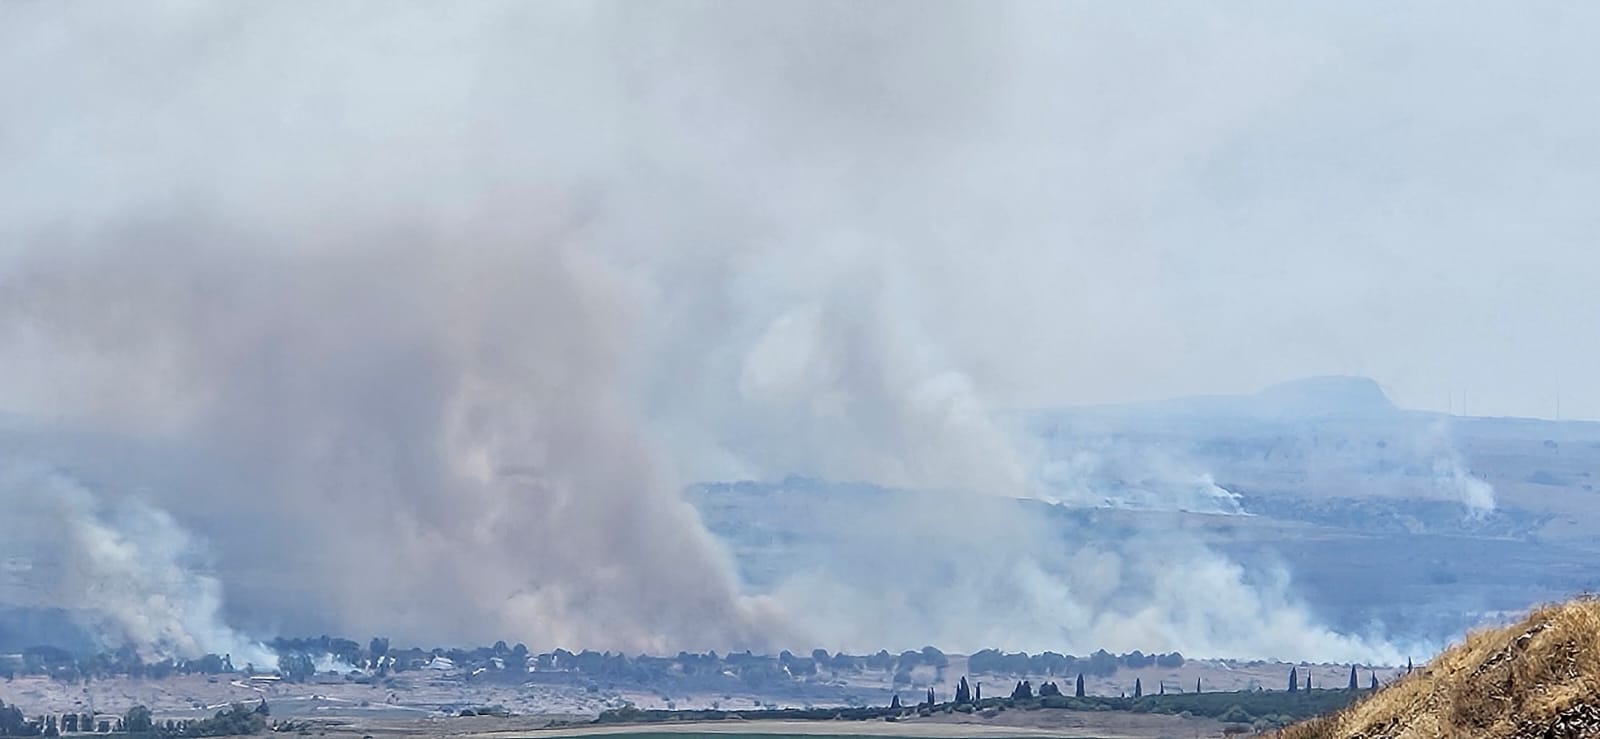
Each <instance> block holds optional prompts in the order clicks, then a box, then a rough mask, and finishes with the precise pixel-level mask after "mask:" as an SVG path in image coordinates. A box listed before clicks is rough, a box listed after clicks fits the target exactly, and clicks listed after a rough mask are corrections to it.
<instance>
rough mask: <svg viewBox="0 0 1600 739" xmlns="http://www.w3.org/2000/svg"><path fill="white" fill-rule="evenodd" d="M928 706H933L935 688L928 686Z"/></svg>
mask: <svg viewBox="0 0 1600 739" xmlns="http://www.w3.org/2000/svg"><path fill="white" fill-rule="evenodd" d="M928 707H929V708H933V688H928Z"/></svg>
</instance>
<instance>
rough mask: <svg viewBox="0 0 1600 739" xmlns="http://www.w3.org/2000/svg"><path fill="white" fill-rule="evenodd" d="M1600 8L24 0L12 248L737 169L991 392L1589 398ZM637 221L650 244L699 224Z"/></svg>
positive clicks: (0, 387) (7, 101)
mask: <svg viewBox="0 0 1600 739" xmlns="http://www.w3.org/2000/svg"><path fill="white" fill-rule="evenodd" d="M644 15H648V16H651V17H642V16H644ZM597 19H598V20H597ZM662 29H666V30H662ZM1596 29H1600V7H1596V6H1595V5H1593V4H1587V3H1572V2H1567V3H1524V2H1516V3H1510V2H1508V3H1471V4H1467V5H1462V4H1446V3H1410V4H1402V5H1397V4H1393V3H1317V4H1311V3H1302V4H1294V3H1208V4H1204V5H1191V4H1182V3H1092V4H1091V3H1084V4H1065V3H1049V4H1037V5H1035V4H1022V5H1002V4H990V3H983V4H977V5H952V4H937V3H935V4H923V3H915V4H909V5H902V4H895V3H875V4H853V3H844V4H819V5H811V6H807V7H804V8H802V7H799V6H784V7H783V9H782V12H778V8H777V6H770V5H767V4H760V5H740V4H730V5H722V6H718V5H715V4H711V5H707V4H700V3H694V4H680V5H672V4H668V5H652V6H649V7H648V8H640V7H639V6H633V5H615V6H613V5H600V6H582V5H562V4H538V5H505V6H495V5H474V6H472V7H471V10H470V12H468V11H464V10H462V9H460V8H455V9H451V10H449V11H445V10H442V9H440V10H439V11H438V12H430V11H429V10H428V9H427V8H426V6H404V5H402V6H393V5H374V4H361V3H345V4H323V3H314V4H279V3H229V4H220V5H219V4H207V3H197V4H183V3H178V4H158V5H152V4H140V5H138V6H109V5H104V4H94V3H84V4H65V5H63V4H57V3H45V2H11V3H6V4H5V6H4V7H3V8H0V109H3V110H4V113H3V114H0V229H3V231H0V233H3V239H4V241H0V256H5V255H10V256H13V257H14V256H16V255H18V254H20V253H21V252H24V251H27V250H29V249H35V248H38V247H37V246H25V245H23V243H24V242H25V241H29V240H30V239H37V238H38V235H39V234H40V233H41V232H45V231H50V230H54V231H56V232H58V233H68V232H73V231H74V230H80V229H88V228H92V227H94V226H95V225H97V224H101V223H105V222H109V221H112V220H115V219H119V218H126V217H127V216H128V214H129V213H132V212H139V211H141V210H146V211H148V210H160V209H161V208H163V207H169V206H172V205H173V204H174V203H186V204H187V203H194V202H204V203H207V204H209V205H210V206H213V207H214V208H215V209H219V210H223V211H227V210H228V209H230V208H235V209H237V208H247V209H249V210H251V211H253V212H255V213H257V214H265V215H268V216H270V215H271V214H272V213H273V212H274V208H276V207H294V208H301V207H302V203H301V202H300V200H299V199H298V196H299V194H300V193H302V192H304V191H305V190H306V189H307V188H314V189H316V190H317V191H319V192H322V193H327V194H329V196H328V197H326V198H322V199H320V201H319V203H318V207H323V208H326V209H329V210H330V211H333V210H337V209H339V208H342V207H343V208H349V209H351V210H353V211H359V210H363V209H366V210H381V209H386V208H405V209H432V210H438V211H448V210H449V209H451V208H457V207H468V206H462V205H461V204H462V203H471V202H473V201H474V200H475V199H477V198H478V197H479V196H480V195H481V194H483V193H486V192H490V191H492V192H494V193H495V195H494V197H502V196H504V194H505V193H506V192H508V191H521V192H527V191H532V190H540V189H541V188H550V189H553V190H555V191H558V192H561V193H562V196H563V197H571V198H574V199H580V200H581V199H583V198H585V197H589V195H585V194H583V193H575V192H574V191H573V190H572V184H573V183H574V182H587V181H593V182H594V183H595V184H596V187H595V193H599V194H594V197H595V198H597V199H598V200H603V201H607V202H614V201H617V200H626V199H627V198H630V197H634V198H648V197H651V192H653V190H651V189H650V188H666V189H671V190H678V189H680V188H689V189H692V188H694V187H696V183H703V182H717V183H720V184H719V185H717V187H722V188H723V189H726V190H727V191H728V192H729V193H732V194H731V195H729V196H728V198H730V199H736V198H746V199H748V200H750V201H752V202H753V201H759V200H763V199H764V200H766V201H767V203H768V204H767V205H765V206H764V209H763V210H762V211H761V215H760V217H759V218H758V219H757V220H763V221H764V222H763V223H761V224H759V225H758V226H755V227H752V228H750V229H748V230H747V231H741V230H739V229H733V230H730V231H728V232H726V233H725V234H719V235H717V238H726V239H729V240H733V241H738V240H739V239H744V238H748V239H750V240H752V241H759V242H760V243H759V244H741V246H742V247H745V249H744V250H743V251H739V252H738V253H739V254H740V255H741V256H740V257H738V259H742V260H744V261H743V262H741V263H740V264H741V265H742V266H740V267H739V269H740V270H741V271H740V272H738V274H739V275H741V278H742V279H745V281H744V282H743V285H744V286H745V287H744V288H741V289H752V290H753V289H756V288H755V287H752V286H759V285H760V284H761V283H760V282H759V278H760V275H761V274H762V273H763V270H767V271H769V272H774V273H780V274H782V275H784V278H783V279H784V280H785V281H789V280H791V279H801V280H807V279H809V280H813V281H816V282H822V283H826V282H832V281H837V280H839V279H841V275H850V274H854V273H856V270H855V267H854V266H853V265H854V263H852V262H850V261H848V260H849V259H854V258H856V257H853V256H849V255H852V254H854V255H859V252H860V250H853V248H852V247H849V246H844V247H836V246H828V245H826V244H824V243H822V242H827V243H828V244H838V243H849V241H850V239H852V238H859V239H862V240H863V241H864V242H866V243H870V244H874V246H871V247H867V248H866V251H867V252H869V253H870V254H871V256H870V261H873V262H874V263H875V264H878V265H879V266H878V267H877V268H878V269H881V270H882V271H883V272H885V273H887V274H889V275H891V277H892V280H893V281H895V282H897V283H898V284H900V285H901V287H900V288H896V289H901V290H903V291H904V292H906V293H907V294H909V295H911V296H912V298H911V299H909V300H907V301H906V302H905V303H904V304H903V305H902V307H900V308H898V309H897V310H900V311H902V312H904V313H906V314H907V315H908V319H907V320H908V321H909V322H910V323H912V324H914V325H915V326H917V327H918V330H919V331H921V332H922V333H923V334H925V335H926V336H927V337H929V338H930V340H931V341H930V343H932V344H934V345H936V346H937V347H938V352H939V353H940V354H941V360H940V361H941V362H942V363H945V364H948V365H949V366H951V367H955V368H957V369H959V370H960V371H961V372H962V373H964V374H965V375H966V376H968V377H970V378H971V381H972V383H973V384H974V386H975V387H976V388H978V390H979V391H980V392H981V394H982V395H983V397H985V398H986V400H987V402H989V403H992V404H994V405H1015V404H1043V403H1099V402H1109V401H1120V400H1129V399H1144V398H1157V397H1163V396H1172V395H1179V394H1188V393H1214V392H1244V391H1251V390H1254V389H1256V388H1258V387H1260V386H1262V385H1264V384H1268V383H1272V382H1276V381H1280V380H1285V379H1290V378H1295V377H1299V376H1305V375H1313V374H1324V373H1353V374H1365V375H1370V376H1372V377H1374V378H1376V379H1378V380H1379V381H1380V382H1381V383H1383V384H1384V386H1385V387H1386V388H1387V389H1389V390H1390V392H1391V393H1392V394H1393V395H1394V396H1395V398H1396V400H1397V401H1398V402H1400V403H1402V404H1404V405H1408V406H1413V407H1422V408H1439V409H1443V408H1445V407H1446V405H1447V403H1451V404H1453V405H1454V407H1455V409H1456V410H1457V411H1459V410H1460V409H1461V395H1462V393H1465V394H1466V401H1467V403H1468V410H1469V411H1471V412H1472V413H1474V414H1519V415H1530V416H1550V415H1553V414H1554V413H1555V403H1556V393H1557V389H1558V388H1559V392H1560V393H1561V398H1562V412H1563V414H1564V415H1566V416H1569V417H1570V416H1585V417H1600V372H1597V371H1596V369H1597V368H1600V344H1597V343H1596V342H1595V341H1593V340H1592V339H1591V337H1592V336H1593V333H1594V330H1595V329H1596V321H1595V314H1596V304H1595V298H1594V289H1595V286H1596V284H1597V278H1600V253H1597V251H1596V249H1595V248H1594V246H1595V244H1594V242H1595V240H1596V236H1597V234H1600V210H1597V209H1596V208H1595V207H1594V203H1595V202H1596V200H1597V197H1596V196H1597V195H1600V134H1597V133H1596V132H1597V131H1600V103H1597V102H1596V101H1597V99H1600V98H1597V97H1596V96H1595V94H1594V91H1595V90H1597V89H1600V48H1597V47H1596V45H1595V44H1594V43H1593V39H1594V33H1595V31H1596ZM552 171H556V172H559V175H557V176H554V177H552V176H550V175H551V172H552ZM485 172H488V173H489V174H487V175H485V174H484V173H485ZM652 178H653V179H652ZM421 180H426V181H428V182H429V183H431V185H430V188H431V189H426V190H424V189H417V188H412V189H410V190H407V191H406V193H405V194H404V195H401V196H393V197H390V196H382V197H376V196H372V195H371V193H367V194H362V191H363V190H364V189H368V188H378V187H379V186H380V185H383V184H385V183H393V182H396V181H421ZM645 180H650V181H653V182H654V183H655V184H653V185H651V186H650V188H643V189H641V188H635V187H632V184H630V183H637V182H640V181H645ZM616 182H621V183H622V185H621V186H615V183H616ZM730 182H731V183H733V184H732V185H731V186H730V185H729V184H728V183H730ZM608 183H610V184H608ZM418 192H425V194H426V197H425V198H424V197H422V196H417V195H416V193H418ZM719 192H720V191H719ZM241 203H244V205H241ZM285 203H288V205H285ZM728 204H729V208H730V212H733V215H732V218H733V219H735V220H736V219H738V218H740V217H743V216H742V215H740V214H739V213H738V212H737V211H739V209H740V208H742V207H744V206H743V205H742V204H741V203H740V202H737V201H732V202H729V203H728ZM596 207H602V208H603V207H605V206H603V205H601V206H596ZM682 217H683V218H686V219H693V218H704V217H709V216H708V214H706V213H703V212H702V213H693V212H686V213H682ZM796 224H799V225H798V226H796ZM627 236H628V237H629V238H633V237H635V236H637V237H638V238H633V241H632V243H633V245H634V246H633V247H632V248H634V249H636V250H637V252H635V253H634V254H635V258H636V259H637V260H638V261H640V262H643V263H650V262H655V263H659V262H662V261H664V260H662V259H660V258H659V256H653V255H660V254H665V253H672V252H677V253H688V252H692V251H694V250H695V249H697V248H706V247H704V245H703V244H698V243H695V244H687V243H681V242H679V243H672V242H665V241H663V242H661V243H652V242H651V239H650V234H648V233H645V234H628V235H627ZM30 243H36V242H30ZM879 244H890V245H889V246H878V245H879ZM718 253H726V252H718ZM837 253H845V254H846V257H843V258H842V259H844V260H845V261H837V262H834V263H833V264H834V265H835V266H834V267H833V268H829V267H828V266H827V265H828V260H829V259H833V258H835V256H836V254H837ZM885 255H887V256H885ZM718 259H719V260H720V259H721V257H719V258H718ZM4 264H5V263H4V262H0V269H4ZM819 264H820V265H821V266H818V265H819ZM763 265H766V266H763ZM696 269H698V267H696ZM807 270H811V271H812V272H811V275H812V276H810V277H801V278H793V277H792V276H793V275H794V274H795V273H797V272H806V271H807ZM662 271H663V272H666V273H669V274H670V273H671V265H669V267H668V268H663V270H662ZM750 275H755V277H750ZM785 284H786V285H789V284H793V283H792V282H785ZM864 289H872V288H864ZM18 366H19V365H17V364H13V369H15V368H16V367H18ZM26 375H27V373H26V372H25V371H21V370H19V371H17V372H16V374H12V376H11V378H10V379H9V380H8V379H7V378H6V377H5V376H4V375H0V400H4V401H5V405H6V406H9V407H13V408H18V407H20V408H22V409H28V407H29V403H28V402H27V400H26V398H27V396H29V395H30V394H31V393H32V392H33V387H34V386H33V385H32V384H31V383H33V382H34V381H35V380H28V379H21V378H22V377H24V376H26ZM1452 398H1453V399H1452Z"/></svg>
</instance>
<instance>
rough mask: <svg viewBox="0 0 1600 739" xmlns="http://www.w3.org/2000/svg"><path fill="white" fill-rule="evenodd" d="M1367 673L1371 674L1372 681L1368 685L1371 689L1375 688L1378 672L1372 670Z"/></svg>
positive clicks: (1376, 686) (1376, 687)
mask: <svg viewBox="0 0 1600 739" xmlns="http://www.w3.org/2000/svg"><path fill="white" fill-rule="evenodd" d="M1369 674H1370V675H1372V682H1371V683H1370V687H1371V689H1372V690H1377V689H1378V673H1376V672H1373V673H1369Z"/></svg>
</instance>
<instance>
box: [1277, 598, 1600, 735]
mask: <svg viewBox="0 0 1600 739" xmlns="http://www.w3.org/2000/svg"><path fill="white" fill-rule="evenodd" d="M1282 736H1283V737H1285V738H1286V739H1355V737H1380V736H1381V737H1392V738H1394V739H1410V738H1413V737H1415V738H1416V739H1421V738H1422V737H1442V736H1450V737H1456V736H1459V737H1483V738H1485V739H1500V738H1512V737H1514V738H1516V739H1522V738H1523V737H1529V738H1532V737H1593V736H1600V601H1596V600H1593V599H1589V598H1585V599H1580V600H1576V601H1572V602H1569V603H1565V604H1562V605H1556V606H1549V607H1546V608H1541V609H1539V610H1538V611H1535V612H1534V613H1533V615H1531V616H1529V617H1528V618H1527V619H1526V620H1524V621H1522V622H1521V623H1518V624H1516V625H1514V626H1509V627H1506V628H1502V629H1491V630H1487V631H1480V632H1477V633H1474V634H1472V635H1471V636H1469V637H1468V638H1467V640H1466V641H1465V642H1464V643H1462V644H1459V645H1457V646H1455V647H1452V648H1450V649H1449V650H1446V651H1445V652H1444V653H1443V654H1441V655H1439V657H1438V658H1437V659H1435V660H1434V661H1433V662H1431V663H1429V664H1428V665H1427V666H1425V667H1423V668H1422V669H1421V670H1419V671H1417V672H1415V673H1413V674H1412V675H1410V676H1408V677H1406V678H1403V679H1401V680H1400V681H1399V682H1397V683H1395V684H1393V685H1391V686H1389V687H1387V688H1384V689H1383V690H1380V691H1378V692H1377V693H1375V694H1373V695H1372V696H1371V697H1370V698H1368V699H1367V700H1364V701H1362V702H1360V703H1357V704H1355V705H1354V706H1351V707H1350V708H1347V709H1345V710H1344V711H1341V712H1339V713H1337V714H1334V715H1332V716H1327V717H1323V718H1318V719H1312V720H1311V721H1309V722H1306V723H1304V724H1300V725H1297V726H1293V727H1290V728H1289V729H1286V730H1284V732H1283V734H1282Z"/></svg>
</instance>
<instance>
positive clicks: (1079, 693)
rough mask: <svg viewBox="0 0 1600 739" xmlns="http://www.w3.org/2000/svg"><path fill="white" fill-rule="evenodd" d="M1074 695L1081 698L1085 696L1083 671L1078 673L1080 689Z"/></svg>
mask: <svg viewBox="0 0 1600 739" xmlns="http://www.w3.org/2000/svg"><path fill="white" fill-rule="evenodd" d="M1073 695H1076V696H1078V697H1079V698H1082V697H1083V673H1081V672H1080V673H1078V689H1077V690H1076V691H1075V692H1073Z"/></svg>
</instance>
